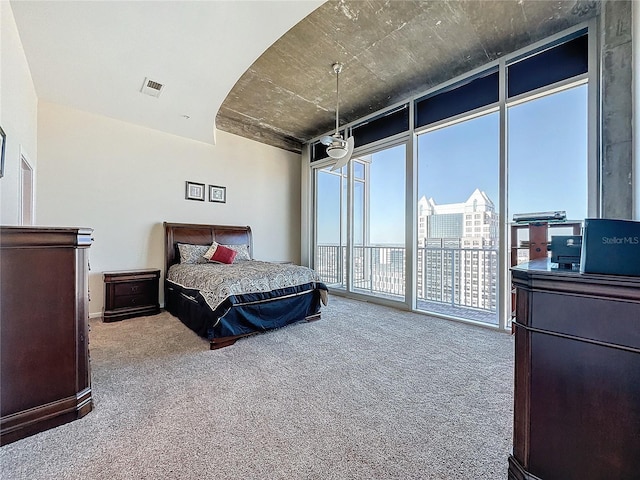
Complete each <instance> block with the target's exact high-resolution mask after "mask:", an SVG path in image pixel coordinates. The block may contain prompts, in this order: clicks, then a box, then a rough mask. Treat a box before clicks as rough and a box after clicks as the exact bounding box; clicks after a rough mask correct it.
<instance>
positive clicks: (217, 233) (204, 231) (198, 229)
mask: <svg viewBox="0 0 640 480" xmlns="http://www.w3.org/2000/svg"><path fill="white" fill-rule="evenodd" d="M164 240H165V243H164V255H165V267H166V268H165V273H166V272H167V271H168V270H169V267H170V266H171V265H173V264H176V263H179V262H180V256H179V255H178V249H177V247H176V244H177V243H191V244H193V245H211V244H212V243H213V241H214V240H215V241H216V242H218V243H222V244H224V245H246V246H247V247H249V254H250V255H251V258H253V238H252V236H251V227H249V226H234V225H197V224H193V223H167V222H164Z"/></svg>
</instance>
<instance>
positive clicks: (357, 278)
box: [315, 245, 498, 324]
mask: <svg viewBox="0 0 640 480" xmlns="http://www.w3.org/2000/svg"><path fill="white" fill-rule="evenodd" d="M346 255H347V250H346V247H344V246H339V245H318V246H317V247H316V258H315V260H316V261H315V269H316V271H317V272H318V273H319V274H320V276H321V278H322V280H323V281H324V282H325V283H327V284H328V285H332V286H334V287H339V288H346V278H347V267H346V265H347V262H346ZM417 255H418V258H417V260H418V261H417V291H416V297H417V301H418V309H419V310H424V311H427V312H433V313H441V314H446V315H451V316H456V317H460V318H468V319H471V320H477V321H481V322H485V323H492V324H497V323H498V320H497V305H498V299H497V291H498V287H497V282H498V251H497V250H496V249H487V248H449V247H443V248H438V247H421V248H418V251H417ZM352 263H353V290H354V291H356V292H359V293H367V294H370V295H377V296H384V297H387V298H397V299H403V298H404V296H405V265H406V252H405V248H404V247H402V246H389V245H385V246H354V247H353V262H352Z"/></svg>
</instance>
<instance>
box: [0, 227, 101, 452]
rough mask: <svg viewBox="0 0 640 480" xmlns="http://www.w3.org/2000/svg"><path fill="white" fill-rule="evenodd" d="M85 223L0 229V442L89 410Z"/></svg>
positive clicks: (87, 242) (88, 241) (89, 233)
mask: <svg viewBox="0 0 640 480" xmlns="http://www.w3.org/2000/svg"><path fill="white" fill-rule="evenodd" d="M92 233H93V230H92V229H89V228H46V227H0V348H1V350H0V357H1V359H2V362H1V364H0V383H1V387H2V388H1V390H2V392H1V394H0V395H1V396H0V402H1V403H0V410H1V413H2V420H1V426H0V443H1V444H3V445H4V444H7V443H10V442H13V441H15V440H19V439H21V438H23V437H26V436H28V435H32V434H34V433H38V432H41V431H43V430H46V429H49V428H53V427H56V426H58V425H62V424H63V423H67V422H70V421H72V420H75V419H77V418H80V417H82V416H84V415H86V414H87V413H89V412H90V411H91V409H92V397H91V373H90V368H89V347H88V345H89V339H88V322H87V319H88V310H89V309H88V278H87V276H88V249H89V247H90V245H91V243H92V241H93V239H92Z"/></svg>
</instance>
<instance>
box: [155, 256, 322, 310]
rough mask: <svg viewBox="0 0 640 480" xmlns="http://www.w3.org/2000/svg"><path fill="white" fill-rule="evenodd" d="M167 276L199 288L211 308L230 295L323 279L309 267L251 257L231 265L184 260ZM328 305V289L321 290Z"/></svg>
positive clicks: (317, 281) (318, 281) (175, 281)
mask: <svg viewBox="0 0 640 480" xmlns="http://www.w3.org/2000/svg"><path fill="white" fill-rule="evenodd" d="M167 280H169V281H170V282H172V283H175V284H177V285H179V286H181V287H184V288H189V289H194V290H198V291H199V292H200V294H201V295H202V297H203V298H204V299H205V301H206V302H207V304H208V305H209V307H210V308H211V310H215V309H216V308H218V306H219V305H220V304H221V303H222V302H223V301H224V300H225V299H227V298H228V297H230V296H234V295H243V294H250V293H262V292H270V291H274V290H281V289H284V288H288V287H296V286H300V285H306V284H310V283H318V284H319V283H320V282H321V281H320V277H319V275H318V274H317V273H316V272H315V271H314V270H312V269H310V268H308V267H302V266H300V265H290V264H279V263H270V262H261V261H258V260H247V261H242V262H237V263H233V264H231V265H225V264H219V263H199V264H189V263H181V264H176V265H172V266H171V267H170V268H169V272H168V273H167ZM321 294H322V303H324V304H325V305H326V303H327V299H326V291H325V290H321Z"/></svg>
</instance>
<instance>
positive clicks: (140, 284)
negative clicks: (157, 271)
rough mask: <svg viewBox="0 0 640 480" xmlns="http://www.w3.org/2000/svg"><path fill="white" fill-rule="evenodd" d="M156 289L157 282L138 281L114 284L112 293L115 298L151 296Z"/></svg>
mask: <svg viewBox="0 0 640 480" xmlns="http://www.w3.org/2000/svg"><path fill="white" fill-rule="evenodd" d="M157 289H158V282H156V281H154V280H151V281H149V280H138V281H133V282H121V283H114V286H113V291H114V293H115V296H116V297H119V296H125V295H146V296H149V295H153V294H154V293H156V291H157Z"/></svg>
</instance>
